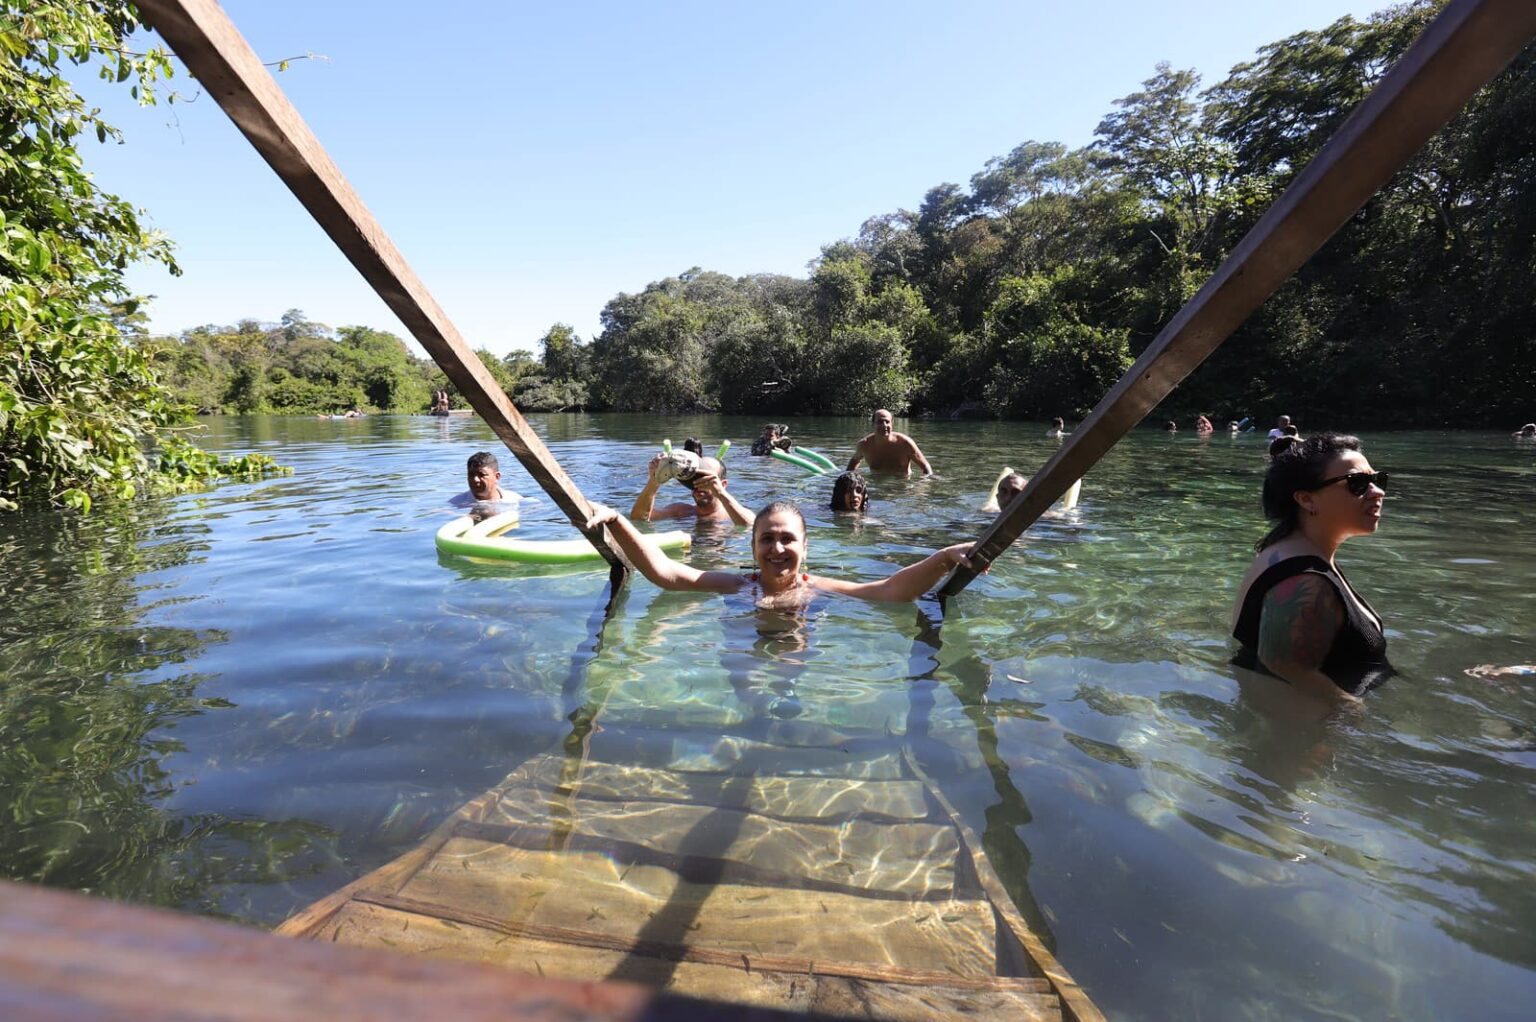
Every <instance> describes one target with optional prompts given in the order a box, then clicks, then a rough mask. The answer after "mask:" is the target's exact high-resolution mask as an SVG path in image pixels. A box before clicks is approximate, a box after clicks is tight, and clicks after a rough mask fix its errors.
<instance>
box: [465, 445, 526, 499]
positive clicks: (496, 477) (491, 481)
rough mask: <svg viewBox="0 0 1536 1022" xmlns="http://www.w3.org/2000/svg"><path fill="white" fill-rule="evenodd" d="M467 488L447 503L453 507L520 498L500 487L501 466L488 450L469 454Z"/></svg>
mask: <svg viewBox="0 0 1536 1022" xmlns="http://www.w3.org/2000/svg"><path fill="white" fill-rule="evenodd" d="M467 471H468V474H469V489H468V490H465V491H464V492H463V493H461V494H459V495H458V496H457V497H454V498H453V499H452V500H450V501H449V502H448V503H449V504H451V505H453V506H454V507H473V506H475V505H476V504H507V503H515V502H517V501H519V500H521V499H522V498H521V497H519V496H518V495H517V494H515V493H512V492H511V491H510V490H503V489H502V488H501V466H500V465H498V464H496V456H495V455H494V454H491V453H490V452H488V451H476V452H475V453H474V454H471V455H470V456H469V465H468V468H467Z"/></svg>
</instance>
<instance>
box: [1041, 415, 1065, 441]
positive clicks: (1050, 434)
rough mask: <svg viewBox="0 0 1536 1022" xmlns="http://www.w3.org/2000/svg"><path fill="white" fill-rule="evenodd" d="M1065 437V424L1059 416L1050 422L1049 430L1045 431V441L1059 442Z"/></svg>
mask: <svg viewBox="0 0 1536 1022" xmlns="http://www.w3.org/2000/svg"><path fill="white" fill-rule="evenodd" d="M1066 435H1067V423H1066V421H1065V420H1064V419H1062V417H1061V416H1059V415H1058V416H1056V418H1054V419H1052V420H1051V428H1050V429H1048V430H1046V431H1045V438H1046V439H1047V440H1060V439H1061V438H1062V437H1064V436H1066Z"/></svg>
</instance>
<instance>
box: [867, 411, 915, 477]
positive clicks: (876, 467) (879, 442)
mask: <svg viewBox="0 0 1536 1022" xmlns="http://www.w3.org/2000/svg"><path fill="white" fill-rule="evenodd" d="M869 421H870V422H871V423H872V424H873V425H874V427H875V431H874V432H873V433H870V434H868V435H867V436H865V437H864V439H862V440H860V441H859V443H858V446H857V447H855V448H854V449H853V457H852V458H850V459H849V460H848V471H850V472H852V471H853V470H854V469H856V468H858V467H859V462H861V461H866V460H867V461H868V462H869V470H870V471H871V472H900V473H901V474H902V475H906V474H907V473H908V472H910V471H911V469H912V463H913V462H914V461H915V462H917V465H918V467H919V468H921V469H922V470H923V475H925V476H931V475H933V466H931V465H929V464H928V459H927V458H925V457H923V452H922V451H920V450H918V447H917V444H916V443H914V442H913V440H912V438H911V437H909V436H907V435H906V434H905V433H897V432H896V431H895V430H893V429H892V428H891V423H892V421H893V420H892V419H891V413H890V412H888V411H886V410H885V409H884V408H882V409H880V410H879V411H877V412H876V413H875V414H874V415H871V416H870V417H869Z"/></svg>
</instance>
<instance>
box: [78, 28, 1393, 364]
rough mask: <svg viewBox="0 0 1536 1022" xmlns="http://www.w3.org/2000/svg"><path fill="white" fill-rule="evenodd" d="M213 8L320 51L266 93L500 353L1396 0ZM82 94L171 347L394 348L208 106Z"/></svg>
mask: <svg viewBox="0 0 1536 1022" xmlns="http://www.w3.org/2000/svg"><path fill="white" fill-rule="evenodd" d="M224 6H225V9H226V10H227V11H228V12H229V14H230V16H231V17H232V18H233V19H234V21H235V23H236V24H237V25H238V26H239V27H240V28H241V30H242V31H243V32H244V33H245V35H246V38H247V39H249V40H250V42H251V44H252V46H253V47H254V48H255V49H256V52H257V53H259V54H261V56H262V58H263V59H266V60H276V59H278V58H283V57H289V56H293V55H296V54H303V53H306V52H314V53H318V54H323V55H325V56H326V57H327V58H328V60H325V61H299V62H295V63H294V64H293V65H292V67H291V68H290V70H288V71H287V72H285V73H282V74H280V75H278V82H279V84H280V85H281V86H282V87H283V88H284V89H285V90H286V91H287V93H288V95H289V97H290V98H291V99H292V100H293V102H294V104H295V105H296V106H297V107H298V109H299V111H300V113H302V114H303V116H304V117H305V119H306V120H307V121H308V122H309V124H310V127H311V128H313V129H314V131H315V133H316V134H317V135H318V136H319V138H320V140H321V142H322V143H324V145H325V146H326V147H327V149H328V150H329V151H330V153H331V156H332V158H333V159H334V160H335V161H336V163H337V165H338V166H339V167H340V168H341V169H342V171H343V173H345V174H346V175H347V176H348V177H349V178H350V180H351V181H352V184H353V186H354V187H355V188H356V189H357V191H358V193H359V194H360V195H361V196H362V198H363V200H364V201H365V202H366V203H367V204H368V205H369V206H370V208H371V209H372V210H373V212H374V214H375V216H377V217H378V218H379V220H380V221H381V222H382V223H383V225H384V227H385V229H386V230H387V231H388V232H389V233H390V235H391V236H392V237H393V238H394V241H395V243H396V245H397V246H398V247H399V248H400V250H401V251H402V252H403V253H404V254H405V257H406V259H407V260H408V261H409V262H410V263H411V264H412V266H413V267H414V268H415V270H416V272H417V273H418V274H419V275H420V276H421V278H422V279H423V280H424V281H425V282H426V284H427V286H428V288H429V289H430V290H431V291H432V292H433V294H434V295H435V296H436V298H437V300H438V302H439V303H440V304H441V305H442V306H443V308H444V309H446V310H447V312H448V314H449V316H450V317H451V318H452V319H453V320H454V322H455V323H456V324H457V325H458V327H459V329H460V331H461V332H462V333H463V334H464V335H465V336H466V337H467V338H468V339H469V340H470V342H471V343H472V344H475V345H477V346H484V347H487V348H489V349H491V350H492V351H493V352H496V353H498V354H501V353H504V352H506V351H508V350H510V349H513V348H527V349H530V350H532V349H534V348H535V347H536V341H537V339H538V338H539V337H540V336H542V334H543V333H544V331H545V330H546V329H547V328H548V327H549V326H550V325H551V324H552V323H555V322H566V323H570V324H571V325H573V326H574V327H575V328H576V329H577V331H578V333H580V334H581V335H582V337H584V338H588V339H590V338H591V336H592V335H593V333H595V332H596V330H597V323H598V313H599V311H600V310H601V309H602V306H603V304H604V303H605V302H607V301H608V299H610V298H611V297H613V296H614V295H615V294H617V293H618V292H620V291H637V290H640V289H641V288H644V287H645V285H646V284H647V283H649V282H650V281H653V280H659V279H661V278H662V277H666V276H668V275H671V274H675V273H678V272H681V271H683V270H686V269H688V268H689V267H691V266H695V265H697V266H702V267H704V268H705V269H711V270H719V271H721V272H724V273H729V274H733V275H740V274H746V273H754V272H776V273H789V274H796V275H799V274H803V273H804V271H805V265H806V263H807V262H808V261H809V260H811V259H813V258H814V257H815V256H816V255H817V252H818V250H819V249H820V246H821V245H823V244H825V243H827V242H830V241H835V240H837V239H838V238H843V237H848V236H851V235H853V234H855V233H856V232H857V231H858V228H859V225H860V223H862V222H863V221H864V220H865V219H866V218H867V217H870V216H873V215H876V214H880V213H886V212H891V211H893V210H896V209H898V208H902V207H905V208H909V209H910V208H915V207H916V206H917V204H918V203H919V202H920V200H921V198H922V196H923V193H924V192H925V191H926V190H927V189H929V188H930V187H932V186H934V185H936V184H940V183H942V182H945V181H954V182H957V183H961V184H964V183H966V182H968V181H969V179H970V177H971V175H972V174H974V173H976V172H977V171H978V170H980V169H981V167H982V165H983V164H984V163H985V162H986V161H987V160H988V159H989V158H991V157H994V156H999V155H1002V154H1005V153H1007V152H1008V151H1009V150H1011V149H1012V148H1013V147H1014V146H1016V145H1018V144H1019V143H1020V142H1022V141H1025V140H1027V139H1038V140H1041V141H1060V142H1065V143H1067V144H1068V145H1081V144H1083V143H1085V142H1087V141H1089V140H1090V138H1091V137H1092V134H1093V129H1094V127H1095V126H1096V125H1097V124H1098V122H1099V120H1100V118H1101V117H1103V115H1104V114H1106V113H1108V112H1109V111H1110V110H1111V109H1112V101H1113V100H1114V99H1116V98H1117V97H1120V96H1124V95H1126V94H1127V93H1129V92H1131V91H1134V90H1135V89H1136V88H1137V86H1138V84H1139V83H1140V82H1141V81H1142V80H1143V79H1145V78H1147V77H1149V76H1150V75H1151V74H1152V71H1153V67H1154V65H1155V64H1156V63H1157V62H1158V61H1160V60H1167V61H1170V62H1171V63H1172V64H1173V65H1174V66H1176V67H1194V68H1196V69H1198V70H1199V71H1200V72H1201V73H1203V74H1204V75H1205V81H1206V83H1207V84H1211V83H1214V82H1216V81H1219V80H1220V79H1221V78H1222V77H1223V76H1224V75H1225V73H1226V71H1227V70H1228V69H1229V68H1230V67H1231V66H1232V65H1233V64H1235V63H1238V62H1240V61H1243V60H1247V59H1250V58H1252V56H1253V55H1254V52H1255V50H1256V48H1257V47H1258V46H1260V45H1262V44H1264V43H1266V42H1271V41H1273V40H1276V39H1279V38H1281V37H1283V36H1285V35H1288V34H1290V33H1292V32H1296V31H1301V30H1303V29H1309V28H1319V27H1322V26H1323V25H1326V24H1328V23H1329V22H1331V21H1333V20H1334V19H1335V18H1338V17H1340V16H1342V15H1345V14H1352V15H1354V16H1355V17H1357V18H1363V17H1365V16H1367V15H1369V14H1370V13H1371V11H1373V10H1375V9H1376V8H1378V7H1380V6H1385V2H1384V0H1378V2H1373V3H1353V2H1349V0H1283V2H1276V0H1247V2H1245V3H1240V4H1235V3H1231V2H1230V0H1227V2H1219V0H1164V2H1159V3H1147V2H1145V0H1136V2H1132V0H1100V2H1097V3H1089V2H1081V3H1068V4H1061V3H1039V2H1030V0H992V2H949V3H930V4H912V3H904V2H899V0H880V2H864V0H860V2H839V0H821V2H815V3H801V2H779V3H774V4H754V5H748V4H731V3H654V4H637V3H632V2H631V3H590V4H572V5H548V4H538V5H534V4H527V3H508V2H495V0H479V2H470V0H457V2H454V0H448V2H443V3H438V4H435V5H426V6H423V5H421V4H419V3H412V4H407V3H405V2H403V0H370V2H368V3H366V4H362V3H325V2H316V0H304V2H299V0H226V2H225V5H224ZM557 8H558V9H557ZM423 12H426V13H428V14H430V15H431V17H430V19H424V18H423ZM177 82H178V87H179V88H180V89H182V90H184V91H191V90H192V89H193V88H194V86H193V83H190V82H189V81H188V80H187V79H186V78H185V77H182V78H179V79H178V80H177ZM81 84H82V86H83V87H84V88H85V89H86V91H87V93H88V95H89V96H90V97H91V99H92V100H93V101H95V102H97V103H100V104H101V105H102V106H103V107H104V108H105V109H106V110H107V112H108V114H109V116H110V117H111V118H112V119H113V120H114V121H115V122H116V123H117V125H118V126H119V127H121V128H122V129H123V130H124V132H125V134H126V136H127V143H126V144H125V145H122V146H111V145H108V146H97V145H96V144H95V143H94V142H91V143H89V144H87V146H86V152H85V157H86V160H87V165H88V166H89V167H90V168H92V169H93V170H94V171H95V172H96V175H97V178H98V180H99V181H100V182H101V183H102V184H103V185H104V186H105V187H106V188H108V189H109V190H111V191H115V192H117V193H118V194H120V195H122V196H123V197H124V198H126V199H128V200H129V201H130V202H132V203H134V204H135V205H137V206H142V207H144V208H145V209H147V210H148V211H149V216H150V220H151V222H152V223H153V224H154V225H155V226H157V227H159V228H160V229H162V230H164V231H165V232H166V233H167V234H169V235H170V236H171V238H172V239H173V240H174V241H175V242H176V245H177V251H178V257H179V260H180V262H181V265H182V267H183V269H184V270H185V275H184V276H183V277H181V278H171V277H169V276H168V275H167V274H165V273H164V271H163V270H161V269H159V268H151V267H145V268H140V269H136V270H135V271H134V272H133V274H132V276H131V278H130V279H131V282H132V284H133V286H134V287H135V288H137V289H138V290H140V291H142V292H145V293H150V294H154V295H157V296H158V297H157V299H156V300H155V302H154V303H153V305H152V306H151V310H150V311H151V316H152V321H153V326H154V329H156V330H157V331H166V332H175V331H180V330H182V329H185V328H188V327H192V326H197V325H199V324H203V323H233V322H235V321H236V320H238V319H242V318H254V319H259V320H276V319H277V318H278V317H279V316H281V315H282V313H283V312H284V311H285V310H286V309H289V308H299V309H302V310H304V312H305V313H306V314H307V315H308V316H309V318H310V319H313V320H318V321H320V322H323V323H327V324H329V325H331V326H333V327H334V326H342V325H347V324H354V323H361V324H366V325H369V326H375V327H378V328H380V329H385V330H390V331H393V332H396V333H399V334H401V335H402V336H405V332H404V330H403V329H402V328H401V326H400V325H399V323H398V321H397V320H396V319H395V318H394V316H393V315H392V314H391V313H390V312H389V310H388V309H386V308H385V307H384V304H383V303H382V302H381V301H379V299H378V298H376V297H375V296H374V295H373V293H372V292H371V291H370V290H369V289H368V287H367V286H366V285H365V284H364V283H363V282H362V280H361V278H359V277H358V276H357V274H356V272H355V271H354V270H353V269H352V268H351V266H350V265H349V264H348V263H347V262H346V261H345V260H344V259H343V258H342V257H341V255H340V254H339V253H338V252H337V251H336V250H335V248H334V247H333V246H332V245H331V243H330V242H329V240H328V239H327V238H326V237H325V236H324V235H323V234H322V233H321V232H320V230H319V228H318V227H316V226H315V225H314V223H313V222H312V221H311V220H310V219H309V217H308V215H307V214H306V213H305V212H304V211H303V209H302V208H301V207H300V206H299V205H298V203H297V201H296V200H295V199H294V198H293V197H292V196H291V195H290V194H289V193H288V191H287V190H286V189H285V188H284V187H283V186H282V185H281V184H280V183H279V182H278V180H277V178H276V177H275V176H274V175H273V174H272V172H271V171H270V170H269V169H268V168H267V166H266V164H265V163H263V162H262V161H261V160H260V158H259V157H257V156H256V154H255V152H254V151H253V150H252V149H251V147H250V145H249V144H248V143H246V141H245V140H244V138H243V137H241V136H240V135H239V134H238V133H237V132H236V131H235V129H234V128H233V126H231V125H230V123H229V122H228V120H227V119H226V118H225V116H224V115H223V113H222V112H221V111H220V110H219V108H218V107H217V106H216V105H215V104H214V103H213V102H212V101H211V100H210V99H209V98H208V97H206V96H203V97H201V98H198V99H197V100H196V101H195V102H193V103H191V104H186V105H183V104H176V105H174V106H171V107H165V106H159V107H155V108H151V109H148V110H140V109H138V108H137V107H135V106H134V105H133V104H132V103H131V101H130V100H129V99H128V97H127V90H126V88H117V89H111V88H108V87H107V86H105V85H98V84H94V83H91V82H88V81H85V82H82V83H81Z"/></svg>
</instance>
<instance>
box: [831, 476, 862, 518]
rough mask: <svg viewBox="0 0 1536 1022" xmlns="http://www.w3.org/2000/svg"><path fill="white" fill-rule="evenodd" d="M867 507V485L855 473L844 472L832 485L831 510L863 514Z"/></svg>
mask: <svg viewBox="0 0 1536 1022" xmlns="http://www.w3.org/2000/svg"><path fill="white" fill-rule="evenodd" d="M868 507H869V485H868V484H867V483H865V482H864V477H863V476H861V475H859V474H858V473H857V472H844V473H843V474H842V475H840V476H838V477H837V481H836V482H834V483H833V484H832V510H833V511H858V512H863V511H864V510H866V509H867V508H868Z"/></svg>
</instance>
